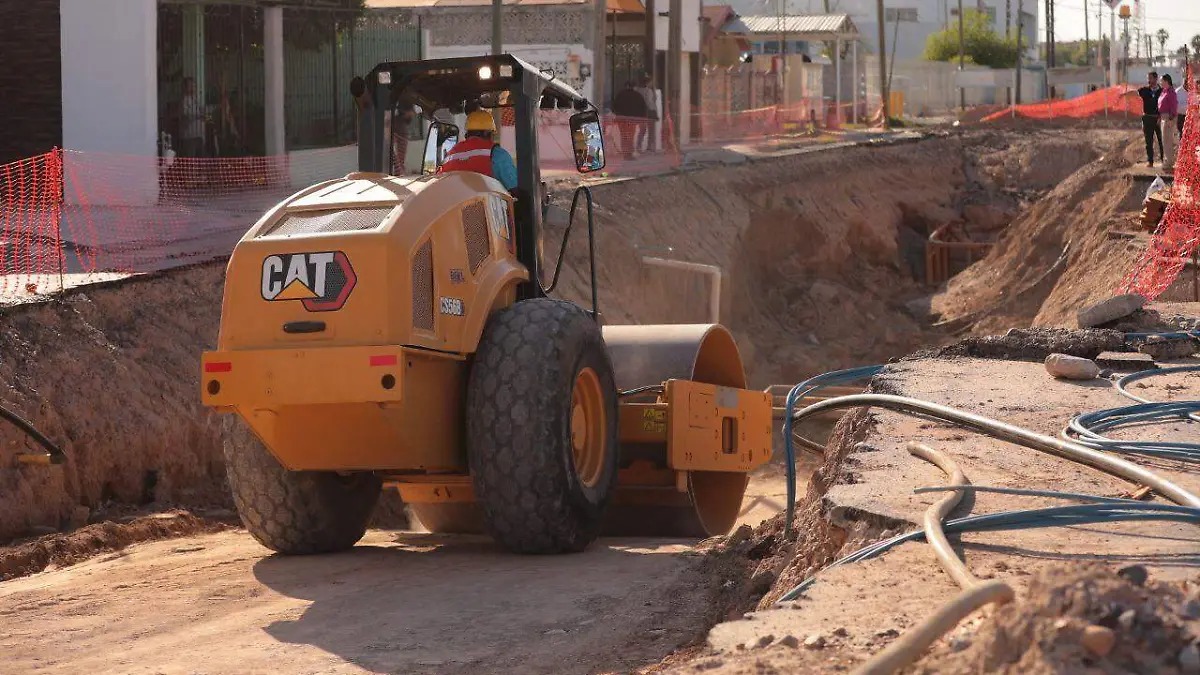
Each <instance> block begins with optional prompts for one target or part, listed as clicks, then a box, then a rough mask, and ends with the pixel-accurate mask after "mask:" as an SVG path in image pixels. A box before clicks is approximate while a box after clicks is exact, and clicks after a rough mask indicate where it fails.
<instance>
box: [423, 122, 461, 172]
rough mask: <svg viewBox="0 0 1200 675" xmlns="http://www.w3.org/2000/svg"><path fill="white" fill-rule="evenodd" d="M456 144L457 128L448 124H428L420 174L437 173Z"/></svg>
mask: <svg viewBox="0 0 1200 675" xmlns="http://www.w3.org/2000/svg"><path fill="white" fill-rule="evenodd" d="M456 143H458V127H456V126H454V125H453V124H450V123H448V122H440V121H438V120H434V121H433V122H430V123H429V135H428V136H426V137H425V154H424V160H423V162H422V164H421V173H424V174H429V173H437V170H438V167H440V166H441V165H442V163H444V162H445V161H446V155H447V154H448V153H449V152H450V149H451V148H453V147H454V145H455V144H456Z"/></svg>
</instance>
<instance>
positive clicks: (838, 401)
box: [792, 394, 1200, 508]
mask: <svg viewBox="0 0 1200 675" xmlns="http://www.w3.org/2000/svg"><path fill="white" fill-rule="evenodd" d="M860 406H866V407H871V406H874V407H879V408H886V409H888V410H894V411H896V412H901V413H905V414H909V415H924V416H926V417H932V418H935V419H938V420H941V421H943V422H948V423H950V424H955V425H957V426H961V427H964V428H967V429H971V430H973V431H978V432H980V433H982V434H985V435H988V436H992V437H993V438H999V439H1001V440H1004V441H1008V442H1010V443H1016V444H1017V445H1021V446H1024V447H1026V448H1031V449H1033V450H1038V451H1041V452H1045V453H1048V454H1051V455H1054V456H1056V457H1062V458H1063V459H1068V460H1070V461H1073V462H1078V463H1080V464H1084V465H1086V466H1090V467H1092V468H1094V469H1099V470H1100V471H1103V472H1105V473H1108V474H1111V475H1114V476H1117V477H1118V478H1123V479H1125V480H1127V481H1129V482H1131V483H1135V484H1138V485H1147V486H1149V487H1150V488H1151V489H1153V490H1154V491H1155V492H1157V493H1158V494H1160V495H1162V496H1163V497H1165V498H1167V499H1169V500H1171V501H1173V502H1175V503H1176V504H1181V505H1183V506H1191V507H1194V508H1200V497H1197V496H1196V495H1194V494H1192V493H1191V492H1189V491H1188V490H1186V489H1184V488H1182V487H1180V486H1178V485H1176V484H1175V483H1173V482H1171V481H1170V480H1167V479H1166V478H1163V477H1161V476H1159V475H1158V474H1156V473H1154V472H1153V471H1149V470H1147V469H1144V468H1142V467H1140V466H1138V465H1136V464H1134V463H1132V462H1129V461H1126V460H1124V459H1121V458H1119V457H1113V456H1111V455H1107V454H1105V453H1103V452H1099V451H1097V450H1091V449H1089V448H1085V447H1084V446H1082V445H1080V444H1078V443H1075V442H1073V441H1069V440H1063V439H1059V438H1054V437H1052V436H1046V435H1044V434H1039V433H1034V432H1032V431H1029V430H1028V429H1022V428H1020V427H1016V426H1013V425H1011V424H1007V423H1005V422H1000V421H997V420H994V419H990V418H987V417H983V416H982V415H976V414H974V413H969V412H966V411H963V410H958V409H956V408H951V407H950V406H945V405H940V404H937V403H930V402H929V401H922V400H920V399H916V398H909V397H906V396H892V395H889V394H855V395H852V396H840V397H838V398H831V399H827V400H824V401H821V402H820V403H814V404H813V405H810V406H807V407H805V408H802V409H800V410H798V411H796V413H794V414H793V415H792V421H793V423H796V422H800V421H802V420H804V419H806V418H808V417H813V416H814V415H819V414H821V413H825V412H829V411H831V410H840V409H842V408H857V407H860Z"/></svg>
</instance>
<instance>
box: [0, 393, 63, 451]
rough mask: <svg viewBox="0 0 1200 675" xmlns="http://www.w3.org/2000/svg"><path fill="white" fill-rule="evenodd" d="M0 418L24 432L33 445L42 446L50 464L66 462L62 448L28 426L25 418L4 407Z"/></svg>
mask: <svg viewBox="0 0 1200 675" xmlns="http://www.w3.org/2000/svg"><path fill="white" fill-rule="evenodd" d="M0 418H3V419H4V420H6V421H8V422H9V423H11V424H12V425H13V426H15V427H16V428H18V429H20V430H21V431H22V432H24V433H25V435H26V436H29V437H30V438H32V439H33V440H34V442H35V443H37V444H38V445H40V446H42V448H43V449H45V450H46V454H47V455H48V456H49V458H50V463H51V464H62V463H63V462H65V461H67V455H66V453H64V452H63V451H62V448H60V447H58V445H56V444H55V443H54V441H52V440H50V439H49V438H47V437H46V436H45V435H44V434H43V433H42V432H40V431H38V430H37V428H36V427H34V426H33V425H32V424H30V423H29V421H28V420H26V419H25V418H23V417H21V416H20V415H18V414H16V413H15V412H13V411H11V410H9V409H8V408H6V407H4V406H0Z"/></svg>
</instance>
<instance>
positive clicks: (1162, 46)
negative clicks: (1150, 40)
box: [1154, 28, 1171, 56]
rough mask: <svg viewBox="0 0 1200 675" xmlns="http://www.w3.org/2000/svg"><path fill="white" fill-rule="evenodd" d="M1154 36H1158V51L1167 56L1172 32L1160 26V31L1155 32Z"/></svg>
mask: <svg viewBox="0 0 1200 675" xmlns="http://www.w3.org/2000/svg"><path fill="white" fill-rule="evenodd" d="M1154 37H1156V38H1158V51H1159V52H1160V53H1162V55H1163V56H1166V55H1167V40H1170V39H1171V34H1170V33H1168V32H1167V29H1166V28H1159V29H1158V32H1157V33H1155V34H1154Z"/></svg>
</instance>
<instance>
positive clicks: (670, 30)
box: [667, 0, 684, 152]
mask: <svg viewBox="0 0 1200 675" xmlns="http://www.w3.org/2000/svg"><path fill="white" fill-rule="evenodd" d="M682 60H683V0H671V10H670V15H669V16H668V17H667V86H668V87H669V88H670V99H669V100H670V106H669V110H670V111H671V114H672V115H673V120H674V123H673V124H672V125H671V138H672V140H673V141H674V142H675V150H676V152H678V151H679V149H680V148H681V147H683V146H682V143H681V140H682V136H681V134H680V127H681V126H682V121H683V118H684V114H683V108H682V107H681V106H682V104H683V100H682V98H683V96H682V92H683V87H682V84H683V83H682V82H681V81H680V77H681V74H682V68H681V66H682V65H683V64H682Z"/></svg>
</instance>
